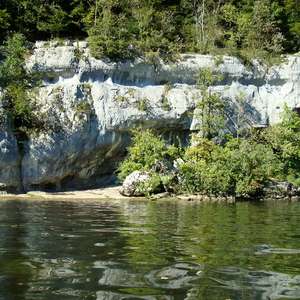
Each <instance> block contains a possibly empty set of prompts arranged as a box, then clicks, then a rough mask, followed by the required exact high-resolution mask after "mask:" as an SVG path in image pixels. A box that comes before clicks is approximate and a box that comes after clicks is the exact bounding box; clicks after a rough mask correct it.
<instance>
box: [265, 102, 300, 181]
mask: <svg viewBox="0 0 300 300" xmlns="http://www.w3.org/2000/svg"><path fill="white" fill-rule="evenodd" d="M265 138H266V141H267V143H269V144H270V145H271V147H272V149H273V151H274V153H275V154H276V156H277V158H278V159H279V160H280V161H281V164H282V172H281V178H282V179H284V180H288V181H289V182H291V183H293V184H295V185H297V186H300V175H299V174H300V147H299V145H300V117H299V116H298V114H297V113H295V112H293V111H291V110H289V109H288V108H287V107H285V110H284V113H283V120H282V122H281V123H280V124H278V125H275V126H273V127H270V128H269V129H268V130H267V132H266V134H265Z"/></svg>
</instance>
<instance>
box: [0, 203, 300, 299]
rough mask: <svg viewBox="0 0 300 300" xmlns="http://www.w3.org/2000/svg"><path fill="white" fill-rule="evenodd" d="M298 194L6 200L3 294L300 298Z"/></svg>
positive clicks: (0, 264) (0, 233)
mask: <svg viewBox="0 0 300 300" xmlns="http://www.w3.org/2000/svg"><path fill="white" fill-rule="evenodd" d="M299 224H300V203H266V204H258V203H256V204H251V203H239V204H236V205H218V204H188V205H184V204H179V203H172V202H160V203H155V202H136V201H132V202H126V203H114V202H113V203H109V204H108V203H101V202H92V201H91V202H88V201H86V202H85V203H81V202H75V201H74V202H59V201H45V202H34V201H7V202H6V201H2V202H1V203H0V300H10V299H16V300H19V299H20V300H21V299H22V300H23V299H30V300H34V299H43V300H48V299H51V300H52V299H53V300H54V299H55V300H61V299H62V300H64V299H98V300H99V299H104V300H119V299H131V300H132V299H151V300H152V299H159V300H161V299H173V300H177V299H224V300H225V299H232V300H233V299H249V300H250V299H255V300H256V299H257V300H258V299H266V300H267V299H272V300H273V299H278V300H279V299H300V232H299Z"/></svg>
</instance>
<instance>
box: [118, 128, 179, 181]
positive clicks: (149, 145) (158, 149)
mask: <svg viewBox="0 0 300 300" xmlns="http://www.w3.org/2000/svg"><path fill="white" fill-rule="evenodd" d="M176 153H177V152H176V151H174V146H167V145H166V143H165V142H164V141H163V139H162V138H160V137H159V136H158V135H157V134H154V132H153V131H151V130H149V129H147V130H134V131H133V138H132V144H131V146H130V147H129V148H128V156H127V158H126V159H125V160H124V161H123V162H122V163H121V165H120V166H119V169H118V170H119V178H120V180H124V179H125V178H126V176H128V175H129V174H130V173H132V172H133V171H151V169H152V168H153V166H154V165H155V163H156V162H158V161H161V160H163V159H164V158H166V157H167V158H170V159H175V155H176Z"/></svg>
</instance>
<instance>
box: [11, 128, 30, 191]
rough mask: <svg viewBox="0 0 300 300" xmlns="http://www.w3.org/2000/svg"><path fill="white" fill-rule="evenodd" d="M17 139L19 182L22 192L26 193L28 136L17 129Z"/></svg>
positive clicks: (15, 133) (15, 132)
mask: <svg viewBox="0 0 300 300" xmlns="http://www.w3.org/2000/svg"><path fill="white" fill-rule="evenodd" d="M14 135H15V138H16V140H17V147H18V152H19V160H18V170H19V178H20V179H19V180H20V192H21V193H23V192H25V188H24V184H23V164H22V162H23V157H24V156H25V148H26V143H27V142H28V136H27V134H26V133H25V132H24V131H23V130H21V129H15V131H14Z"/></svg>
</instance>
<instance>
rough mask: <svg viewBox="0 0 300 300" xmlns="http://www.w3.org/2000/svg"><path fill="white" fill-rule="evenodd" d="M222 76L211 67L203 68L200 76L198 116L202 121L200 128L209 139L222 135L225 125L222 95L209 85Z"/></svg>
mask: <svg viewBox="0 0 300 300" xmlns="http://www.w3.org/2000/svg"><path fill="white" fill-rule="evenodd" d="M220 79H221V78H220V76H219V75H216V74H214V73H213V72H212V71H211V70H210V69H202V70H200V72H199V76H198V88H199V89H200V91H201V98H200V100H199V101H198V102H197V118H198V120H199V121H200V128H199V130H200V131H201V133H202V136H203V137H205V138H208V139H212V138H213V137H216V136H220V135H221V130H222V128H223V127H224V122H225V121H224V120H225V119H224V115H225V112H224V110H225V105H224V102H223V101H222V99H221V98H220V96H219V95H218V94H216V93H212V92H211V91H210V90H209V86H210V85H212V84H213V83H215V82H216V81H218V80H220Z"/></svg>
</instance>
